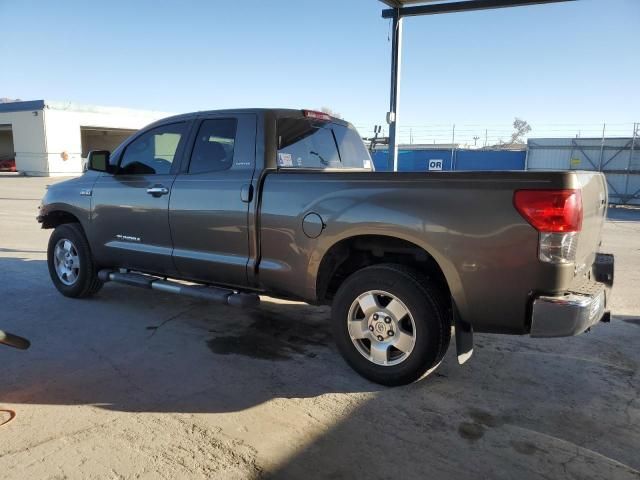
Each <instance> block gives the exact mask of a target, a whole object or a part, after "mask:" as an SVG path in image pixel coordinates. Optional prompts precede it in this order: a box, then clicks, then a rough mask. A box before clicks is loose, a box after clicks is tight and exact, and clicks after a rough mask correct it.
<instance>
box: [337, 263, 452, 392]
mask: <svg viewBox="0 0 640 480" xmlns="http://www.w3.org/2000/svg"><path fill="white" fill-rule="evenodd" d="M332 324H333V325H332V326H333V333H334V337H335V341H336V344H337V346H338V349H339V350H340V353H341V354H342V356H343V357H344V358H345V360H346V361H347V363H348V364H349V365H350V366H351V367H352V368H353V369H354V370H355V371H356V372H358V373H359V374H361V375H362V376H364V377H365V378H367V379H369V380H371V381H373V382H376V383H380V384H383V385H403V384H407V383H410V382H413V381H414V380H417V379H418V378H420V377H421V376H422V375H424V373H425V372H427V371H428V370H429V369H431V368H433V367H434V366H436V365H437V364H438V363H439V362H440V361H441V360H442V357H443V356H444V354H445V352H446V350H447V347H448V345H449V341H450V339H451V322H450V319H449V317H448V315H447V308H446V303H445V301H444V298H443V297H442V294H441V293H440V290H439V289H438V288H436V286H435V285H432V284H431V282H430V281H429V280H428V279H426V278H424V277H422V276H420V275H419V274H418V273H417V272H415V271H414V270H412V269H410V268H407V267H405V266H403V265H395V264H383V265H374V266H371V267H367V268H364V269H362V270H359V271H357V272H355V273H354V274H352V275H351V276H350V277H349V278H347V280H345V282H344V283H343V284H342V285H341V286H340V288H339V289H338V292H337V293H336V296H335V298H334V302H333V307H332Z"/></svg>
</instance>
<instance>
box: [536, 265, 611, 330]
mask: <svg viewBox="0 0 640 480" xmlns="http://www.w3.org/2000/svg"><path fill="white" fill-rule="evenodd" d="M614 264H615V260H614V258H613V255H610V254H606V253H598V254H596V258H595V262H594V263H593V266H592V275H591V276H590V278H592V279H594V280H595V281H594V280H588V281H585V282H584V283H583V284H582V285H580V286H579V287H577V288H574V289H571V290H570V291H568V292H566V293H565V294H564V295H557V296H540V297H538V298H536V299H535V300H534V301H533V308H532V311H531V332H530V333H531V336H532V337H569V336H572V335H578V334H580V333H582V332H584V331H585V330H588V329H589V328H591V327H592V326H593V325H595V324H596V323H598V322H600V321H609V318H610V314H609V312H607V301H608V296H609V293H610V291H611V288H612V287H613V274H614Z"/></svg>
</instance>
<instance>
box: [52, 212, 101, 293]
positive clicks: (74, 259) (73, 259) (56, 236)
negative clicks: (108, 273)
mask: <svg viewBox="0 0 640 480" xmlns="http://www.w3.org/2000/svg"><path fill="white" fill-rule="evenodd" d="M47 264H48V266H49V275H50V276H51V280H52V281H53V284H54V285H55V287H56V288H57V289H58V291H59V292H60V293H62V294H63V295H64V296H66V297H73V298H83V297H89V296H91V295H93V294H94V293H96V292H97V291H98V290H100V288H101V287H102V282H101V281H100V279H99V278H98V273H97V271H96V267H95V264H94V261H93V256H92V255H91V249H90V248H89V243H88V242H87V239H86V237H85V236H84V232H83V231H82V227H80V225H79V224H77V223H65V224H63V225H60V226H58V227H56V229H55V230H54V231H53V233H52V234H51V237H50V238H49V247H48V248H47Z"/></svg>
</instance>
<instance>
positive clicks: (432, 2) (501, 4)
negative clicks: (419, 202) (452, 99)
mask: <svg viewBox="0 0 640 480" xmlns="http://www.w3.org/2000/svg"><path fill="white" fill-rule="evenodd" d="M378 1H380V2H382V3H383V4H385V5H386V6H388V7H390V8H387V9H385V10H383V11H382V18H390V19H391V20H392V22H393V26H392V37H391V88H390V95H389V97H390V98H389V112H388V113H387V123H388V124H389V166H393V171H394V172H397V171H398V136H397V126H398V118H399V115H398V109H399V102H400V65H401V62H402V20H403V18H404V17H415V16H422V15H437V14H442V13H457V12H471V11H477V10H491V9H495V8H508V7H522V6H527V5H540V4H546V3H560V2H573V1H575V0H460V1H450V0H378Z"/></svg>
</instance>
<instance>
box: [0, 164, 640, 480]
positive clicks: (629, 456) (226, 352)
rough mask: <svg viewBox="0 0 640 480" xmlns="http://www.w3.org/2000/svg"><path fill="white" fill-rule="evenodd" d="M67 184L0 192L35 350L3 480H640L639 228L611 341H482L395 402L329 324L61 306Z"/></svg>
mask: <svg viewBox="0 0 640 480" xmlns="http://www.w3.org/2000/svg"><path fill="white" fill-rule="evenodd" d="M53 181H55V180H53V179H38V178H20V177H12V176H0V292H1V302H0V328H2V329H6V330H8V331H11V332H13V333H16V334H21V335H24V336H26V337H28V338H30V339H31V341H32V347H31V349H30V350H28V351H18V350H14V349H10V348H0V382H1V384H0V409H3V408H4V409H11V410H14V411H15V412H16V417H15V419H13V421H11V422H10V423H8V424H6V425H4V426H3V427H0V478H3V479H4V478H11V479H26V478H45V479H63V478H78V479H80V478H82V479H84V478H114V479H115V478H145V479H146V478H171V479H173V478H225V479H227V478H258V477H271V478H334V479H339V478H344V479H351V478H371V479H377V478H402V479H410V478H416V479H418V478H420V479H423V478H430V479H437V478H447V479H458V478H459V479H470V478H491V479H512V478H519V479H530V478H531V479H537V478H541V479H542V478H547V479H550V478H592V479H607V480H609V479H614V478H620V479H624V478H636V479H637V478H640V473H639V471H640V454H639V453H638V452H639V451H640V401H639V399H638V392H639V391H640V377H639V373H638V372H639V369H638V368H639V364H640V349H639V347H638V346H639V345H640V295H639V293H640V289H639V286H640V212H633V211H629V210H623V209H615V210H611V212H610V217H611V219H610V221H609V222H608V223H607V225H606V231H605V237H604V250H605V251H610V252H613V253H615V254H616V267H617V270H616V287H615V291H614V293H615V297H614V300H613V311H614V313H615V317H614V319H613V321H612V322H611V324H609V325H601V326H598V327H597V328H595V329H594V330H593V331H592V332H591V333H589V334H585V335H581V336H578V337H574V338H565V339H553V340H534V339H530V338H526V337H522V338H520V337H508V336H490V335H476V349H475V354H474V357H473V358H472V360H471V361H470V363H468V364H467V365H465V366H463V367H460V366H458V365H457V363H456V360H455V356H454V348H451V349H450V350H449V353H448V355H447V357H446V358H445V360H444V362H443V364H442V365H441V366H440V368H439V369H438V370H437V372H436V373H435V374H433V375H432V376H430V377H428V378H425V379H423V380H422V381H419V382H417V383H415V384H413V385H410V386H407V387H401V388H393V389H390V388H383V387H380V386H378V385H374V384H372V383H369V382H367V381H365V380H363V379H362V378H360V377H359V376H358V375H356V374H355V373H354V372H352V371H351V370H350V369H349V368H348V367H347V366H346V365H345V363H344V362H343V361H342V359H341V358H340V357H339V355H338V353H337V351H336V349H335V348H334V346H333V344H332V342H331V338H330V333H329V331H328V322H327V319H328V311H327V309H325V308H319V307H312V306H308V305H304V304H295V303H291V302H282V301H277V300H273V299H270V298H264V299H263V300H264V301H263V304H262V306H261V308H260V309H258V310H255V311H238V310H234V309H231V308H227V307H219V306H215V305H211V304H207V303H204V302H200V301H194V300H190V299H185V298H179V297H175V296H170V295H163V294H159V293H158V292H151V291H145V290H138V289H135V288H131V287H125V286H118V285H115V284H109V285H107V286H105V288H104V289H103V290H102V291H101V292H100V293H99V294H98V296H97V297H95V298H93V299H90V300H71V299H67V298H65V297H63V296H61V295H60V294H58V293H57V292H56V290H55V289H54V287H53V286H52V284H51V282H50V280H49V277H48V273H47V267H46V262H45V250H46V243H47V239H48V236H49V233H50V232H49V231H43V230H40V229H39V226H38V224H37V223H36V222H35V215H36V207H37V205H38V202H39V199H40V198H41V196H42V194H43V190H44V187H45V185H46V184H47V183H51V182H53ZM0 415H3V414H2V413H0ZM5 415H6V414H5ZM1 422H2V417H0V423H1Z"/></svg>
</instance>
